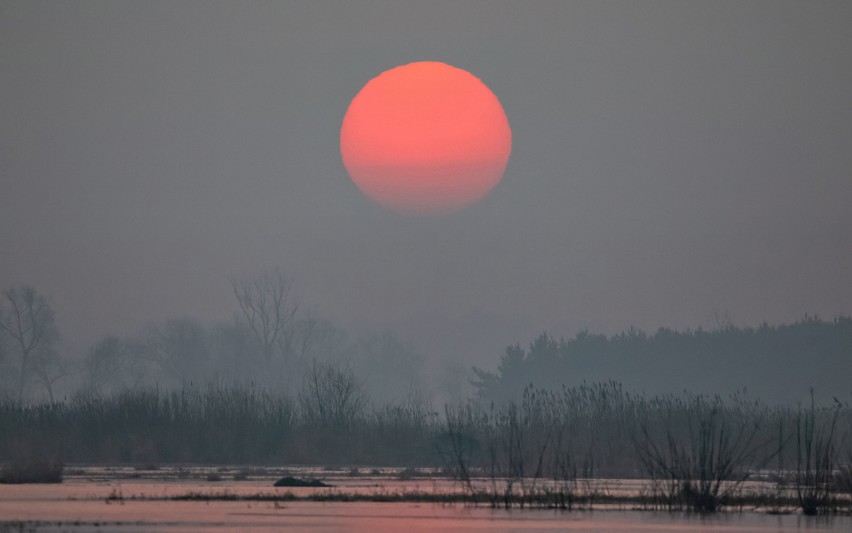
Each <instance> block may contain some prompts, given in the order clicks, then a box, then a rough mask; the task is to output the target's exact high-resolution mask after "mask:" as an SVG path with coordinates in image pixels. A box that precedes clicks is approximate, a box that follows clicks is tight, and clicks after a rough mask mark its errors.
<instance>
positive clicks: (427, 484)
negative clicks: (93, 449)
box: [0, 467, 852, 532]
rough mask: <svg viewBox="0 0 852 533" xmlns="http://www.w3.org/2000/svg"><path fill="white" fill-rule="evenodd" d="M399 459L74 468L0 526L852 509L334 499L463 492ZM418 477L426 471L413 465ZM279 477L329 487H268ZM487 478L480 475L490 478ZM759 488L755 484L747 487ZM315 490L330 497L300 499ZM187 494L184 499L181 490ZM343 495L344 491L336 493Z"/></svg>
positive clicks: (15, 500)
mask: <svg viewBox="0 0 852 533" xmlns="http://www.w3.org/2000/svg"><path fill="white" fill-rule="evenodd" d="M411 474H412V473H411V472H407V471H400V470H398V469H396V470H394V469H371V468H362V469H356V470H351V469H321V468H254V469H245V468H243V469H240V468H225V467H208V468H201V467H191V468H189V467H186V468H172V467H169V468H154V467H150V468H130V467H123V468H102V467H97V468H87V467H78V468H69V469H68V470H67V475H66V479H65V482H64V483H62V484H57V485H0V530H10V531H17V530H24V531H29V530H38V531H68V530H71V531H110V530H116V529H119V530H121V531H149V530H152V529H156V530H168V531H203V530H210V529H220V530H234V529H246V528H251V530H252V531H264V530H270V531H271V530H280V529H284V528H286V529H287V530H288V531H317V530H319V531H399V530H401V529H403V528H404V529H406V530H409V531H435V530H441V531H518V530H524V531H554V530H570V531H596V532H615V531H690V532H700V531H702V532H703V531H708V532H712V531H850V530H852V517H850V516H833V517H828V518H824V517H821V518H809V517H804V516H801V515H799V514H797V513H789V514H769V513H767V512H766V510H765V509H757V510H754V509H737V510H728V511H726V512H723V513H717V514H715V515H710V516H707V515H705V516H700V515H690V514H686V513H669V512H662V511H653V510H647V509H637V508H636V506H635V505H632V504H629V503H623V504H596V505H593V506H592V507H591V509H588V508H586V509H583V510H574V511H561V510H552V509H518V508H514V509H508V510H506V509H494V508H492V507H491V506H490V505H488V504H487V503H480V504H477V505H472V504H470V503H458V502H456V503H436V502H432V503H430V502H423V501H419V502H418V501H393V502H376V501H338V500H336V499H335V498H339V497H341V495H361V496H363V497H365V498H364V499H369V498H371V497H374V496H375V497H376V498H378V499H381V498H383V497H386V496H388V495H397V496H398V495H405V494H409V495H411V494H450V495H451V494H461V493H463V491H464V490H465V489H464V487H463V486H461V485H460V484H459V483H458V482H456V481H453V480H451V479H447V478H441V477H437V476H435V477H428V478H427V477H416V478H414V479H412V478H410V476H411ZM419 474H420V475H424V472H419ZM284 475H292V476H298V477H300V478H305V479H308V478H316V479H322V480H323V481H325V482H327V483H329V484H332V485H334V487H332V488H307V487H273V486H272V484H273V483H274V481H275V480H276V479H278V478H280V477H282V476H284ZM489 482H490V480H478V481H477V483H482V484H487V483H489ZM643 483H644V482H643V481H638V480H593V481H587V482H586V485H587V487H595V490H597V491H599V492H601V493H607V494H624V495H628V494H631V493H638V492H639V491H641V490H643ZM751 488H752V489H753V490H763V488H765V487H761V486H760V485H759V484H754V485H753V486H752V487H751ZM315 495H321V496H323V497H324V496H328V500H327V501H306V500H304V499H302V498H308V497H312V496H315ZM185 497H190V498H189V499H184V498H185ZM343 499H345V498H343Z"/></svg>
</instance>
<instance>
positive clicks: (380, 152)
mask: <svg viewBox="0 0 852 533" xmlns="http://www.w3.org/2000/svg"><path fill="white" fill-rule="evenodd" d="M511 151H512V131H511V129H509V121H508V119H507V118H506V113H505V112H504V111H503V107H502V106H501V105H500V102H499V101H498V100H497V97H496V96H494V93H492V92H491V90H490V89H488V87H486V86H485V84H484V83H482V81H480V80H479V78H477V77H476V76H474V75H473V74H471V73H469V72H467V71H465V70H462V69H460V68H456V67H453V66H450V65H447V64H446V63H439V62H435V61H422V62H418V63H409V64H408V65H402V66H399V67H396V68H392V69H390V70H387V71H385V72H382V73H381V74H379V75H378V76H376V77H375V78H373V79H372V80H370V81H369V82H367V85H365V86H364V88H363V89H361V91H360V92H359V93H358V94H357V95H356V96H355V98H354V99H353V100H352V103H351V104H349V109H348V110H347V111H346V116H345V117H344V118H343V126H342V127H341V129H340V153H341V155H342V156H343V164H344V166H345V167H346V170H347V171H348V172H349V176H351V178H352V181H353V182H355V185H357V186H358V188H359V189H361V191H362V192H363V193H364V194H365V195H367V196H368V197H369V198H371V199H373V200H375V201H376V202H378V203H380V204H382V205H384V206H386V207H389V208H391V209H394V210H396V211H400V212H403V213H426V214H440V213H448V212H451V211H456V210H459V209H461V208H463V207H465V206H467V205H470V204H472V203H474V202H476V201H477V200H479V199H481V198H482V197H483V196H485V195H486V194H488V192H489V191H490V190H491V189H492V188H494V186H495V185H497V183H499V182H500V179H501V178H502V177H503V172H504V171H505V170H506V164H507V163H508V161H509V154H510V153H511Z"/></svg>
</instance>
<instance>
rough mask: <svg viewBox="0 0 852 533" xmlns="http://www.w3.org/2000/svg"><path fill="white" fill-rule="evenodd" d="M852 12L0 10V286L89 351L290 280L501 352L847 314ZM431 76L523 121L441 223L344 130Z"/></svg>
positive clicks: (848, 8)
mask: <svg viewBox="0 0 852 533" xmlns="http://www.w3.org/2000/svg"><path fill="white" fill-rule="evenodd" d="M850 27H852V3H850V2H841V1H837V2H786V1H780V0H772V1H765V2H764V1H751V2H740V1H732V2H724V1H715V2H632V1H630V2H610V1H595V2H592V1H585V2H566V1H558V2H546V1H537V2H522V1H515V2H498V1H482V2H464V1H446V2H442V1H436V2H403V1H391V2H377V1H362V2H348V1H342V2H328V1H310V2H308V1H304V2H213V1H203V2H202V1H184V2H171V1H164V2H158V1H147V2H124V1H109V2H97V1H91V2H31V1H10V0H3V2H2V3H0V95H1V96H2V98H0V286H2V287H9V286H15V285H20V284H31V285H34V286H35V287H36V288H37V289H38V290H39V291H41V292H43V293H45V294H47V295H49V296H50V298H51V303H52V305H53V307H54V308H55V310H56V312H57V317H58V320H59V325H60V328H61V331H62V334H63V338H64V339H65V342H66V343H68V345H69V346H76V347H85V346H87V345H88V344H90V343H92V342H94V341H95V340H97V339H98V338H100V337H101V336H103V335H105V334H108V333H116V334H132V333H134V332H136V331H138V330H139V329H140V328H141V327H143V326H144V325H145V324H147V323H150V322H155V321H158V320H161V319H164V318H167V317H180V316H193V317H197V318H199V319H202V320H226V319H228V318H229V317H231V316H232V315H233V313H234V311H235V310H236V303H235V300H234V297H233V294H232V293H231V290H230V286H229V284H228V276H231V275H242V274H251V273H255V272H259V271H262V270H266V269H270V268H273V267H275V266H279V267H280V268H281V269H282V270H283V271H285V272H287V273H288V274H289V275H290V276H291V277H292V278H293V280H294V288H295V291H296V292H297V293H298V295H299V298H300V300H302V301H303V303H304V305H306V306H309V307H311V308H312V309H313V310H314V312H315V313H316V314H317V315H320V316H323V317H327V318H329V319H331V320H334V321H336V322H338V323H339V324H341V325H343V326H344V327H346V328H351V329H352V330H354V331H362V330H368V329H382V328H391V329H393V330H395V331H398V332H400V333H401V334H403V335H405V336H408V337H410V338H413V339H414V340H416V341H417V342H418V343H419V344H420V345H421V347H422V348H423V350H424V351H425V352H427V355H429V356H432V357H440V358H448V359H457V360H459V361H463V362H465V363H467V362H471V363H476V364H482V365H484V366H493V365H494V364H496V361H497V358H498V357H499V355H500V353H501V352H502V348H503V347H504V346H505V345H506V344H509V343H515V342H520V343H521V344H526V343H527V342H528V341H530V340H532V338H533V336H535V335H536V334H537V333H539V332H541V331H543V330H547V331H549V332H551V333H553V334H554V335H557V336H560V335H565V336H573V335H574V334H575V333H576V332H577V331H579V330H581V329H586V328H587V329H589V330H592V331H595V332H605V333H616V332H619V331H622V330H624V329H626V328H629V327H637V328H641V329H645V330H648V331H654V330H656V329H657V328H658V327H661V326H665V327H673V328H679V329H684V328H696V327H705V328H706V327H714V326H716V325H719V324H721V323H734V324H738V325H757V324H760V323H762V322H764V321H766V322H769V323H782V322H790V321H795V320H797V319H799V318H801V317H803V316H804V315H805V314H811V315H813V314H816V315H819V316H822V317H825V318H831V317H834V316H837V315H840V314H845V315H848V314H849V313H850V312H852V208H850V202H852V105H850V95H852V61H851V60H850V57H852V32H850V31H849V28H850ZM421 60H429V61H443V62H446V63H449V64H451V65H454V66H456V67H459V68H463V69H465V70H468V71H469V72H471V73H473V74H474V75H475V76H477V77H479V78H480V79H481V80H482V81H484V82H485V83H486V84H487V85H488V87H489V88H490V89H491V90H492V91H493V92H494V93H495V94H496V95H497V97H498V98H499V100H500V102H501V103H502V105H503V107H504V109H505V112H506V115H507V117H508V119H509V123H510V125H511V128H512V139H513V146H512V156H511V159H510V161H509V164H508V168H507V170H506V173H505V175H504V177H503V180H502V182H501V183H500V184H499V185H498V186H497V187H496V188H495V189H494V190H493V191H491V193H490V194H489V195H488V196H487V197H486V198H484V199H483V200H482V201H480V202H478V203H476V204H475V205H472V206H470V207H468V208H466V209H464V210H462V211H460V212H458V213H454V214H450V215H444V216H412V215H403V214H399V213H396V212H393V211H390V210H388V209H386V208H384V207H382V206H380V205H377V204H376V203H374V202H372V201H370V200H369V199H367V198H366V197H365V196H363V195H362V194H361V192H359V190H358V188H357V187H356V186H355V185H354V184H353V183H352V182H351V180H350V179H349V177H348V176H347V174H346V171H345V169H344V167H343V164H342V162H341V156H340V150H339V135H340V126H341V123H342V120H343V116H344V114H345V112H346V109H347V106H348V105H349V102H350V101H351V99H352V98H353V97H354V96H355V94H357V92H358V91H359V90H360V89H361V88H362V87H363V86H364V84H365V83H367V81H368V80H370V79H371V78H373V77H375V76H376V75H378V74H379V73H380V72H382V71H384V70H387V69H390V68H392V67H395V66H398V65H401V64H406V63H410V62H413V61H421Z"/></svg>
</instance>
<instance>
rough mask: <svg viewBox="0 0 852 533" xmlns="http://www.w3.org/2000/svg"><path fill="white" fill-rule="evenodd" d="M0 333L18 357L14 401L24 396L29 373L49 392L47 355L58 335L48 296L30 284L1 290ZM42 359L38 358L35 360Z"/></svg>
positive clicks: (51, 350)
mask: <svg viewBox="0 0 852 533" xmlns="http://www.w3.org/2000/svg"><path fill="white" fill-rule="evenodd" d="M0 333H2V334H3V335H4V336H5V337H6V338H7V340H8V343H9V344H10V345H11V347H10V348H11V351H13V352H17V355H18V356H19V358H20V364H19V366H18V380H17V381H18V383H17V389H18V391H17V395H18V401H19V402H22V401H23V399H24V390H25V389H26V387H27V384H28V382H29V380H30V377H31V376H32V374H33V373H37V374H38V375H40V376H41V377H42V378H44V379H41V380H40V381H42V382H43V384H44V385H45V386H46V388H47V391H48V393H50V394H51V395H52V387H51V386H52V383H53V381H55V380H50V379H48V376H50V374H48V362H47V361H48V359H50V358H53V356H55V352H54V351H53V346H54V344H55V342H56V340H57V339H58V338H59V333H58V331H57V328H56V318H55V316H54V313H53V309H51V307H50V302H49V301H48V299H47V298H46V297H45V296H43V295H41V294H39V293H38V292H37V291H36V290H35V289H34V288H32V287H30V286H26V285H25V286H21V287H12V288H9V289H7V290H5V291H4V292H3V297H2V302H0ZM40 359H43V360H42V361H37V360H40Z"/></svg>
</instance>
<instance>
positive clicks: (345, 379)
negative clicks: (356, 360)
mask: <svg viewBox="0 0 852 533" xmlns="http://www.w3.org/2000/svg"><path fill="white" fill-rule="evenodd" d="M299 402H300V403H301V405H302V410H303V413H304V416H305V418H306V419H307V420H309V421H312V422H313V423H315V424H317V425H320V426H324V427H333V428H346V427H349V425H350V424H351V423H352V422H353V421H355V420H356V419H357V418H358V417H359V416H361V415H362V414H363V411H364V408H365V407H366V405H367V395H366V393H365V392H364V389H363V388H362V386H361V384H360V383H359V382H358V379H357V378H356V377H355V374H354V373H353V372H352V369H350V368H348V367H343V368H338V367H336V366H334V365H332V364H328V363H317V362H316V361H314V364H313V366H312V367H311V370H310V372H308V375H307V376H305V384H304V387H303V388H302V392H301V393H300V394H299Z"/></svg>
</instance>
